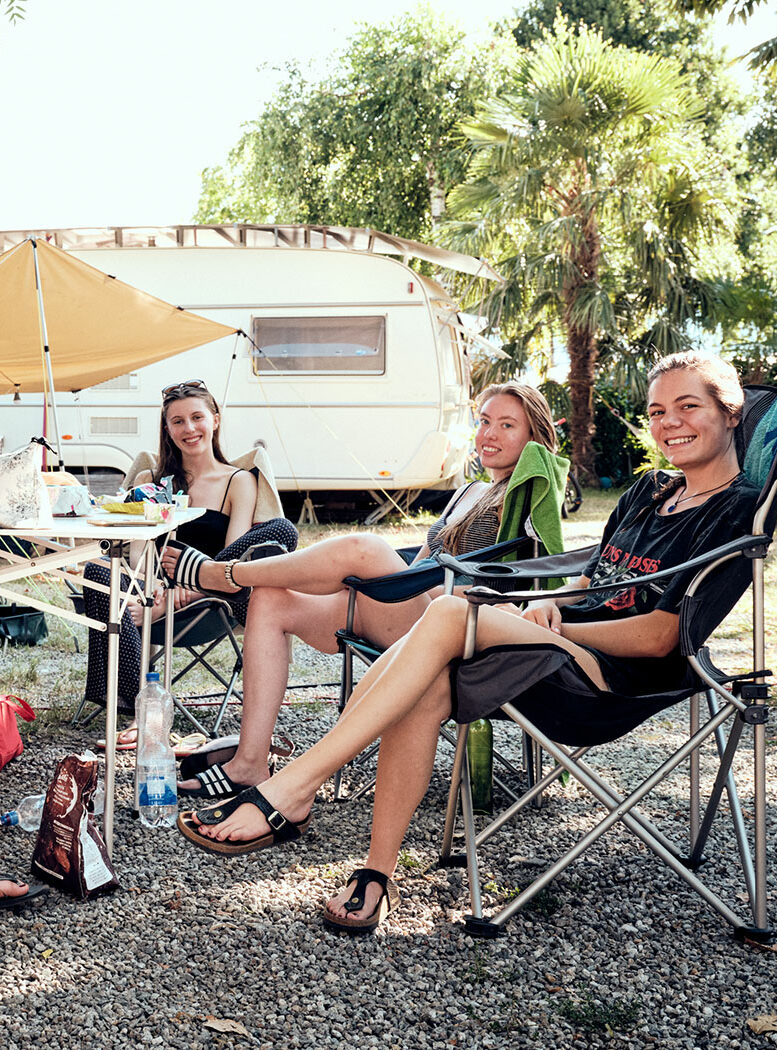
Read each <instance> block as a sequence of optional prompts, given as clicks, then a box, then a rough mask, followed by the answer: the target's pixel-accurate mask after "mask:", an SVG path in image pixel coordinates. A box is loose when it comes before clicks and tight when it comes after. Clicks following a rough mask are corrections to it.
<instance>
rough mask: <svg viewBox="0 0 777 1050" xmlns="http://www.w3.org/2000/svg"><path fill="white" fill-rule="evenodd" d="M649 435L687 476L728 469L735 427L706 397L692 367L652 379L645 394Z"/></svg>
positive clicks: (711, 398)
mask: <svg viewBox="0 0 777 1050" xmlns="http://www.w3.org/2000/svg"><path fill="white" fill-rule="evenodd" d="M648 417H649V419H650V433H651V434H652V436H653V440H654V441H655V443H656V444H657V445H658V447H659V449H660V450H661V452H663V454H664V455H665V456H666V458H667V459H668V460H669V462H670V463H671V464H672V466H673V467H677V469H678V470H683V471H685V472H686V473H687V471H688V470H689V469H690V470H700V469H703V468H707V467H715V466H716V465H717V464H718V463H720V465H721V468H725V469H726V470H728V469H729V460H730V459H731V457H732V455H733V456H734V460H735V459H736V457H735V454H734V453H733V441H732V430H733V428H734V427H735V426H736V424H737V419H736V417H735V416H733V415H729V413H727V412H725V411H724V410H723V409H722V408H721V406H720V405H719V404H718V402H717V401H716V400H715V398H714V397H713V396H712V394H710V392H709V390H708V389H707V387H706V385H705V383H704V380H703V379H702V378H701V376H700V375H699V374H698V372H696V371H695V370H694V369H692V368H678V369H674V370H673V371H670V372H666V373H664V374H663V375H660V376H659V377H658V378H657V379H655V380H654V381H653V382H652V383H651V385H650V390H649V392H648Z"/></svg>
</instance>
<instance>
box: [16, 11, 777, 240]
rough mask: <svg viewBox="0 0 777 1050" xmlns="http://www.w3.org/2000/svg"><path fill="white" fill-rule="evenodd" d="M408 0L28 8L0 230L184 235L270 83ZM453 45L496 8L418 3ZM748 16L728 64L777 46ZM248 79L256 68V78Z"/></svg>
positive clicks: (321, 61) (477, 29)
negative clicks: (204, 185) (183, 226)
mask: <svg viewBox="0 0 777 1050" xmlns="http://www.w3.org/2000/svg"><path fill="white" fill-rule="evenodd" d="M416 6H417V2H416V0H335V3H333V4H327V3H322V2H321V0H292V2H290V3H280V4H279V3H277V2H276V0H28V3H27V15H26V18H25V20H24V21H23V22H18V23H16V25H11V24H10V23H8V22H7V21H5V20H4V19H0V97H1V98H2V99H3V118H2V133H1V138H0V141H2V154H3V158H2V165H1V166H0V229H6V230H8V229H11V230H18V229H27V228H42V227H49V228H50V227H68V226H121V225H143V226H145V225H167V224H175V223H184V222H190V221H191V219H192V215H193V213H194V210H195V208H196V206H197V201H198V197H199V190H200V173H201V172H202V170H203V169H204V168H205V167H208V166H213V165H217V164H221V163H222V162H223V161H224V160H225V158H226V155H227V152H228V150H229V149H230V147H231V146H233V145H234V144H235V142H236V141H237V139H238V137H239V135H240V130H241V125H242V124H244V123H245V122H248V121H250V120H252V119H253V118H254V117H255V116H256V115H257V113H258V112H259V109H260V107H261V103H262V101H263V100H265V99H267V98H268V97H269V96H270V95H271V94H272V91H273V87H274V85H275V84H276V83H277V77H278V74H277V73H274V72H273V71H272V67H273V66H275V67H277V66H279V65H281V64H282V63H283V62H285V61H289V60H296V61H299V62H300V64H301V65H302V67H303V68H308V69H313V70H315V69H319V70H323V69H325V68H326V56H327V55H328V54H331V53H332V52H335V51H338V50H340V49H341V48H342V47H343V45H344V44H345V41H346V38H347V37H348V36H349V35H350V34H351V32H352V31H353V29H354V26H355V24H356V23H357V22H373V23H374V22H380V23H383V22H386V21H387V20H389V19H391V18H393V17H394V16H396V15H398V14H401V13H402V12H404V11H407V10H414V9H415V8H416ZM432 6H433V7H435V8H436V9H437V10H444V11H445V13H446V14H447V15H448V17H450V18H453V19H455V20H457V21H458V22H459V23H460V24H461V25H462V26H463V27H464V28H465V29H466V30H467V31H468V32H470V33H472V34H478V33H482V32H484V31H485V30H486V28H487V26H488V23H489V22H490V21H494V20H496V19H498V18H500V17H502V16H504V15H506V14H507V13H509V12H511V11H512V10H513V9H514V8H515V7H516V6H518V4H517V3H511V2H510V0H476V2H475V3H473V2H472V0H445V2H444V3H443V2H442V0H440V2H438V3H436V4H435V3H433V4H432ZM775 23H777V16H776V15H775V12H774V11H772V12H771V13H770V14H769V15H768V16H767V14H766V12H765V11H763V12H759V15H758V17H757V19H754V20H753V21H752V22H751V23H750V25H749V26H748V27H747V29H746V30H742V29H739V28H738V27H726V30H725V35H724V39H725V40H726V41H727V42H728V43H729V44H730V47H731V48H732V54H736V53H738V52H740V51H744V50H746V49H747V47H749V46H752V43H755V42H757V41H759V40H761V39H763V38H765V37H766V36H767V35H774V34H775V33H777V24H775ZM257 67H270V68H263V69H261V70H260V71H257Z"/></svg>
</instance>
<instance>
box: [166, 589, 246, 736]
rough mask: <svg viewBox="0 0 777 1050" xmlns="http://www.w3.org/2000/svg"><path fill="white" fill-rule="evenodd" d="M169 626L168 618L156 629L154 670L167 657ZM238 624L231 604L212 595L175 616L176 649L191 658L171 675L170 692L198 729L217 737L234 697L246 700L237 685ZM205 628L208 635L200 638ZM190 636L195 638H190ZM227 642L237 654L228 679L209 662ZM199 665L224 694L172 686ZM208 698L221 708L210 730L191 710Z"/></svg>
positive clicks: (240, 667) (239, 665)
mask: <svg viewBox="0 0 777 1050" xmlns="http://www.w3.org/2000/svg"><path fill="white" fill-rule="evenodd" d="M165 627H166V625H165V623H164V621H162V620H159V621H157V623H156V624H154V627H153V628H152V635H151V642H152V645H154V646H155V650H156V651H155V652H153V653H152V655H151V657H150V659H149V670H153V668H154V667H155V666H156V664H157V663H158V662H159V661H160V660H161V659H162V658H163V656H164V646H163V645H162V641H163V639H164V631H165ZM236 627H238V623H237V620H235V618H234V616H233V615H232V609H231V607H230V605H229V603H228V602H226V601H224V600H222V599H221V598H215V597H212V596H210V595H209V596H207V597H205V598H200V599H198V600H197V601H195V602H192V603H191V604H190V605H187V606H186V607H185V608H183V609H181V610H180V612H178V613H176V614H175V616H174V617H173V641H172V644H173V650H174V651H175V650H176V649H178V650H180V649H184V650H185V651H186V652H187V653H188V654H189V657H190V659H189V661H188V663H187V664H186V666H185V667H183V668H181V669H180V670H178V671H176V672H175V673H174V675H173V676H172V678H171V681H170V691H171V693H172V696H173V704H174V705H175V708H176V710H177V711H178V712H180V714H182V715H183V716H184V718H186V719H187V721H189V722H190V723H191V725H193V726H194V728H195V729H196V730H197V731H198V732H200V733H204V734H205V735H206V736H210V737H211V738H214V739H215V737H217V736H218V731H219V728H220V726H221V723H222V721H223V719H224V716H225V714H226V713H227V708H228V706H229V703H230V701H231V699H232V697H233V696H234V697H236V698H237V699H238V700H239V701H240V702H241V703H242V701H243V694H242V693H241V692H240V690H238V689H237V687H236V686H237V680H238V678H239V677H240V673H241V671H242V670H243V650H242V648H241V646H240V643H239V641H238V639H237V637H236V634H235V628H236ZM203 631H204V632H205V637H200V636H201V634H202V632H203ZM160 635H161V636H162V637H161V638H160ZM190 636H194V637H193V638H190ZM224 641H228V642H229V644H230V645H231V646H232V651H233V653H234V656H235V659H234V663H233V665H232V669H231V671H230V672H229V679H227V678H225V677H224V675H222V673H221V671H220V670H219V669H218V668H217V667H214V666H213V664H212V663H210V662H209V661H208V657H209V656H210V654H211V652H213V650H214V649H216V648H217V646H219V645H220V644H221V643H222V642H224ZM198 665H199V666H200V667H202V668H204V670H205V671H207V672H208V674H209V675H211V677H213V678H215V679H216V681H218V682H219V683H220V684H221V685H222V686H223V687H224V692H223V694H222V693H198V694H197V695H196V696H190V697H182V696H178V695H177V694H176V693H175V692H174V691H173V689H172V687H173V686H174V685H175V683H176V682H178V681H180V679H181V678H183V677H184V676H185V675H187V674H188V673H189V671H191V670H192V668H194V667H196V666H198ZM204 701H211V702H212V703H213V704H214V705H218V711H217V712H216V717H215V719H214V721H213V724H212V726H211V727H210V729H208V728H207V727H206V726H205V725H204V723H203V722H201V721H200V719H199V718H197V716H196V715H195V714H194V713H193V711H192V710H191V708H192V706H194V705H197V706H199V705H200V704H201V703H203V702H204Z"/></svg>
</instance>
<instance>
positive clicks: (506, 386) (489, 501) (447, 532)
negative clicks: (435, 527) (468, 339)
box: [437, 379, 556, 554]
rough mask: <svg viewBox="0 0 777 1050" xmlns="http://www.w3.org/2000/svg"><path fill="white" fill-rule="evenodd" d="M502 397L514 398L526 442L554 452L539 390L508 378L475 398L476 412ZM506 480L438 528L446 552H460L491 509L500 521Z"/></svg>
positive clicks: (548, 414) (545, 405)
mask: <svg viewBox="0 0 777 1050" xmlns="http://www.w3.org/2000/svg"><path fill="white" fill-rule="evenodd" d="M502 394H507V395H509V396H510V397H514V398H515V399H516V401H518V403H519V404H520V406H521V408H522V409H523V411H524V412H525V414H526V421H527V422H528V424H529V440H530V441H536V442H537V444H539V445H543V446H544V447H545V448H547V449H548V450H549V451H550V452H555V451H556V428H555V427H554V426H553V414H552V413H551V411H550V406H549V405H548V402H547V401H546V400H545V398H544V397H543V396H542V394H541V393H540V392H539V390H536V389H535V388H534V387H533V386H529V384H528V383H519V382H518V380H517V379H510V380H508V381H507V382H505V383H492V384H491V386H487V387H486V389H485V390H483V391H481V393H480V394H479V395H478V400H477V407H478V412H482V410H483V406H484V405H485V403H486V402H487V401H490V400H491V398H492V397H499V396H500V395H502ZM509 481H510V475H508V476H507V477H506V478H502V480H501V481H495V482H494V483H493V484H491V485H489V487H488V488H487V489H486V491H485V493H484V494H483V495H482V496H481V497H480V499H479V500H477V501H476V503H475V504H474V506H473V507H472V508H471V509H470V510H468V511H467V513H466V514H465V515H464V516H463V517H462V518H460V519H459V520H458V521H456V522H453V524H451V525H446V526H445V527H444V528H442V529H440V532H439V533H438V535H437V539H438V540H439V541H440V542H441V543H442V545H443V546H444V547H445V549H446V550H448V551H450V553H452V554H459V553H460V551H459V546H460V545H461V543H462V541H463V539H464V537H465V536H466V534H467V531H468V529H469V527H470V525H471V524H472V522H473V521H474V520H475V519H476V518H479V517H481V516H482V515H484V514H487V513H488V512H489V511H492V510H493V511H496V514H497V517H498V518H499V519H500V520H501V517H502V504H503V503H504V498H505V493H506V492H507V485H508V482H509Z"/></svg>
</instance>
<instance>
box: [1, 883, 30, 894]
mask: <svg viewBox="0 0 777 1050" xmlns="http://www.w3.org/2000/svg"><path fill="white" fill-rule="evenodd" d="M29 888H30V887H29V886H28V885H27V883H26V882H12V881H11V880H10V879H0V898H3V897H5V898H11V897H23V896H24V895H25V893H26V892H27V891H28V890H29Z"/></svg>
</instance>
